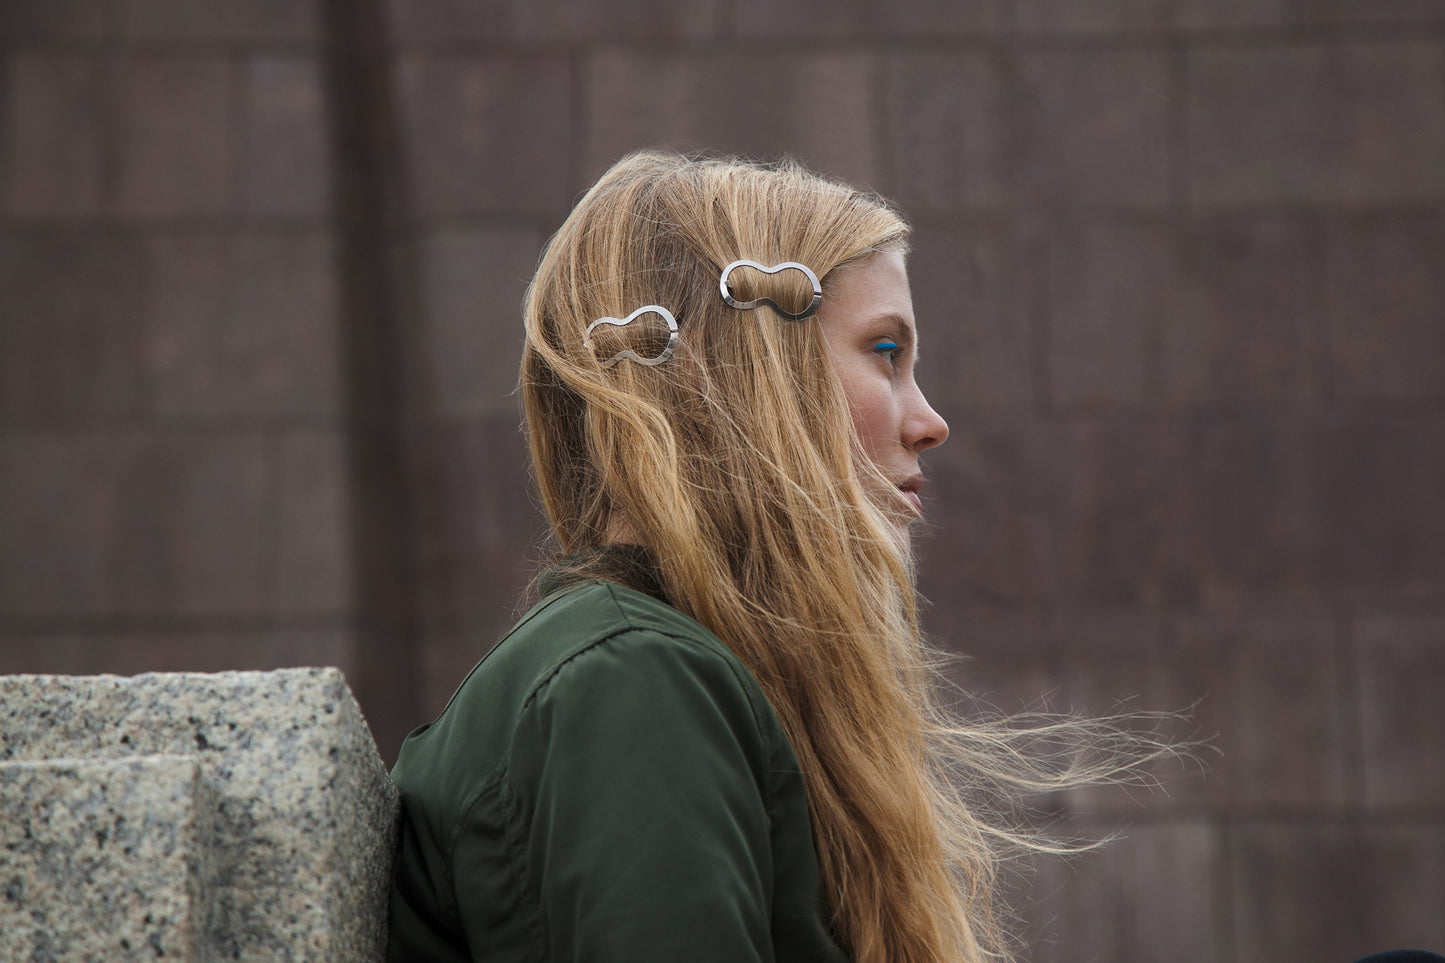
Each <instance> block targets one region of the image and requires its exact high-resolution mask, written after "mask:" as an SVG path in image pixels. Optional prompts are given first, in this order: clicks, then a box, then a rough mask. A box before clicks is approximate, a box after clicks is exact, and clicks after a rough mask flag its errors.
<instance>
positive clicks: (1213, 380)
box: [1156, 218, 1328, 406]
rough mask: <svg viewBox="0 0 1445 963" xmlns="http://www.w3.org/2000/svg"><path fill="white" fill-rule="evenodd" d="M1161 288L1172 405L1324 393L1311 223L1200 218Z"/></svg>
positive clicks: (1317, 251)
mask: <svg viewBox="0 0 1445 963" xmlns="http://www.w3.org/2000/svg"><path fill="white" fill-rule="evenodd" d="M1171 246H1172V248H1173V251H1172V252H1171V253H1172V257H1171V261H1172V263H1171V264H1170V265H1169V266H1168V270H1166V271H1161V272H1160V274H1159V275H1158V277H1157V280H1156V284H1162V285H1164V286H1165V290H1166V291H1167V292H1168V303H1167V306H1166V307H1165V308H1164V310H1162V311H1160V312H1159V315H1158V319H1159V322H1160V327H1161V328H1162V332H1161V337H1160V342H1161V344H1160V348H1161V355H1162V365H1161V366H1162V380H1163V388H1164V396H1165V398H1166V399H1167V400H1169V401H1170V402H1173V403H1174V404H1176V405H1185V406H1200V405H1216V406H1218V405H1237V404H1243V403H1258V402H1307V401H1313V400H1318V399H1320V398H1321V397H1322V396H1323V394H1324V384H1325V372H1324V363H1323V361H1324V353H1325V352H1324V349H1325V345H1324V340H1325V331H1324V329H1323V326H1322V325H1321V324H1320V319H1321V318H1322V317H1325V316H1326V311H1325V295H1324V285H1322V284H1320V283H1319V282H1320V278H1322V277H1328V274H1327V272H1326V271H1325V258H1324V243H1323V238H1322V237H1321V236H1320V232H1319V231H1318V230H1317V229H1316V228H1315V227H1314V226H1313V224H1311V223H1310V222H1308V221H1306V220H1302V219H1290V218H1253V219H1240V220H1218V221H1204V222H1194V223H1191V224H1188V225H1187V226H1186V227H1184V228H1183V229H1182V230H1181V231H1180V233H1179V235H1178V237H1177V240H1176V241H1175V243H1174V244H1173V245H1171Z"/></svg>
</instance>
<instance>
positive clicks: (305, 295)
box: [144, 231, 341, 421]
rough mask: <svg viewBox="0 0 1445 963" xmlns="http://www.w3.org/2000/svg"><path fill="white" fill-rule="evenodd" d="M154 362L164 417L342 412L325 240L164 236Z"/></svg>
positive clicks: (157, 267) (149, 247) (309, 235)
mask: <svg viewBox="0 0 1445 963" xmlns="http://www.w3.org/2000/svg"><path fill="white" fill-rule="evenodd" d="M144 251H145V254H146V257H147V259H148V262H149V266H150V270H151V272H152V276H153V278H154V282H153V288H152V292H151V299H152V300H151V313H152V321H151V324H150V331H149V344H148V347H147V360H148V363H149V368H150V374H151V377H152V379H153V383H154V386H155V393H154V399H155V400H154V404H155V407H156V412H157V414H158V415H160V416H161V417H162V418H163V419H175V420H182V421H193V420H194V419H195V418H197V417H198V416H199V417H201V418H209V419H219V418H225V417H234V416H237V415H240V416H252V417H286V416H289V417H293V418H298V417H299V418H313V419H314V418H319V419H327V418H331V417H334V416H335V415H336V414H337V413H338V411H339V408H340V391H341V387H340V371H339V360H338V355H339V353H340V352H339V339H340V333H339V330H338V325H339V319H338V317H337V313H338V307H337V304H338V301H337V291H336V273H335V263H334V255H333V244H332V240H331V238H330V237H329V236H328V235H326V234H322V233H315V232H311V231H303V232H281V231H276V232H265V233H262V232H245V233H235V234H210V233H206V234H192V233H187V234H156V235H153V236H151V237H150V238H149V239H148V240H147V242H146V244H145V247H144Z"/></svg>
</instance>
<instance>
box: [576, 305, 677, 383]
mask: <svg viewBox="0 0 1445 963" xmlns="http://www.w3.org/2000/svg"><path fill="white" fill-rule="evenodd" d="M644 314H656V315H658V316H660V317H661V318H662V320H664V321H666V322H667V331H668V335H667V347H665V348H663V349H662V353H661V354H659V355H658V356H657V357H655V358H644V357H641V356H640V355H638V354H637V352H635V351H633V350H632V349H631V348H624V349H623V350H621V351H619V352H617V353H616V354H614V355H613V356H612V357H610V358H608V359H607V360H606V361H604V362H602V367H604V368H610V367H612V366H613V365H615V364H616V363H617V362H619V361H636V362H637V363H638V364H645V365H655V364H662V363H663V362H664V361H666V360H667V359H668V358H671V357H672V352H673V350H674V349H675V348H676V347H677V319H676V318H674V317H673V316H672V312H671V311H669V310H667V308H664V307H662V306H661V305H659V304H644V305H643V306H642V307H640V308H638V309H637V310H636V311H633V312H632V313H631V314H629V315H628V316H627V317H625V318H623V319H622V320H620V321H619V320H618V319H617V318H598V319H597V320H596V321H593V322H592V323H591V324H589V325H587V338H586V340H585V341H583V342H582V344H583V346H584V347H586V348H589V349H590V348H591V347H592V331H593V330H594V329H595V328H596V327H597V326H598V325H599V324H611V325H616V326H617V327H619V328H621V327H626V326H627V325H629V324H631V323H632V322H633V321H635V320H636V319H637V318H638V317H640V316H642V315H644Z"/></svg>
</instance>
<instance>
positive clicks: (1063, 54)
mask: <svg viewBox="0 0 1445 963" xmlns="http://www.w3.org/2000/svg"><path fill="white" fill-rule="evenodd" d="M1018 78H1019V79H1018V88H1017V93H1016V95H1015V96H1016V98H1017V99H1016V100H1015V101H1014V102H1013V103H1012V104H1011V109H1012V111H1013V112H1014V113H1012V114H1011V116H1013V117H1015V118H1016V120H1015V121H1014V122H1013V123H1014V128H1015V129H1014V131H1013V134H1014V136H1015V137H1016V138H1017V142H1016V143H1017V147H1016V150H1017V155H1016V156H1015V157H1014V158H1013V160H1014V163H1016V164H1017V184H1016V188H1017V191H1018V197H1019V198H1020V200H1022V201H1024V202H1026V203H1028V204H1029V205H1041V204H1043V205H1057V206H1064V207H1073V206H1077V205H1108V206H1121V207H1130V208H1146V209H1158V208H1163V207H1165V206H1167V205H1168V203H1169V201H1170V198H1171V194H1170V169H1171V163H1172V157H1171V150H1172V144H1171V123H1172V117H1173V116H1174V114H1175V113H1176V112H1177V111H1178V109H1179V107H1178V104H1177V103H1176V102H1175V101H1176V98H1175V95H1174V93H1173V89H1172V86H1171V83H1170V75H1169V65H1168V61H1167V59H1166V57H1165V55H1164V54H1163V53H1161V52H1156V51H1153V50H1139V51H1133V50H1124V51H1047V52H1036V53H1026V54H1022V55H1021V56H1020V57H1019V60H1018Z"/></svg>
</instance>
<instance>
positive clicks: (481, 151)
mask: <svg viewBox="0 0 1445 963" xmlns="http://www.w3.org/2000/svg"><path fill="white" fill-rule="evenodd" d="M397 83H398V89H399V91H400V94H399V101H400V110H401V113H402V128H403V134H404V138H405V147H406V151H407V154H408V160H409V168H410V171H411V180H410V189H411V197H412V200H413V201H414V204H415V210H416V213H417V214H418V215H419V216H421V217H423V218H445V217H453V218H455V217H464V216H466V215H470V214H483V213H526V214H538V213H541V214H548V215H559V216H560V214H561V213H562V212H564V211H565V210H566V207H567V204H568V202H569V201H570V200H571V194H570V186H569V182H568V178H569V176H570V165H571V154H572V136H573V135H572V131H573V125H572V106H571V84H572V76H571V70H570V68H569V65H568V62H567V60H566V59H565V58H562V57H528V58H525V59H506V58H499V57H488V58H485V59H483V60H465V59H458V58H445V59H443V58H435V59H431V58H416V57H408V58H405V59H403V60H402V61H401V64H400V67H399V70H398V78H397ZM639 109H640V105H639ZM519 131H526V132H527V135H526V136H525V137H520V136H518V132H519Z"/></svg>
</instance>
